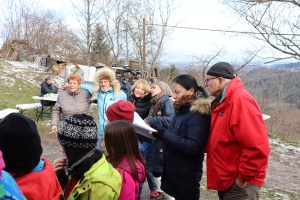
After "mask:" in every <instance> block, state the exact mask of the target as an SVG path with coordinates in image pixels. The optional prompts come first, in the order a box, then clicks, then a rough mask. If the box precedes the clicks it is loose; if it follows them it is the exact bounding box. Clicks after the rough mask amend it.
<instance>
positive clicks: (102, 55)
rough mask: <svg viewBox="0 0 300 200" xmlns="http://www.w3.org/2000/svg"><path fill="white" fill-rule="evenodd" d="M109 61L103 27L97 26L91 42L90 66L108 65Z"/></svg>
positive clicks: (108, 50)
mask: <svg viewBox="0 0 300 200" xmlns="http://www.w3.org/2000/svg"><path fill="white" fill-rule="evenodd" d="M109 60H110V47H109V45H108V44H107V41H106V39H105V33H104V29H103V27H102V26H101V25H100V24H97V25H96V27H95V30H94V31H93V38H92V41H91V64H92V65H94V64H95V63H97V62H101V63H106V64H108V63H109Z"/></svg>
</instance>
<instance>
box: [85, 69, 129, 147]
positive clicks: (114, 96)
mask: <svg viewBox="0 0 300 200" xmlns="http://www.w3.org/2000/svg"><path fill="white" fill-rule="evenodd" d="M81 88H82V89H86V90H87V91H89V92H90V93H91V94H92V98H91V101H92V102H97V103H98V120H99V123H98V133H99V134H98V142H97V149H99V150H101V151H103V150H102V147H101V143H102V141H103V130H104V128H105V126H106V124H107V117H106V109H107V107H108V106H110V105H111V104H113V103H114V102H117V101H118V100H120V99H123V100H127V95H126V94H125V93H124V92H123V91H122V90H121V89H120V88H121V86H120V83H119V81H118V80H117V79H116V75H115V72H114V71H113V70H111V69H110V68H101V69H99V70H98V71H97V72H96V74H95V78H94V86H91V85H86V84H83V85H81Z"/></svg>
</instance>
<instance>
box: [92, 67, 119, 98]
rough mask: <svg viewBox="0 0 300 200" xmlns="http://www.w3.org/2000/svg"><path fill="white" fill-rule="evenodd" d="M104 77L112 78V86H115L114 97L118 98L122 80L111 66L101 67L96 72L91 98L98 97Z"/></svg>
mask: <svg viewBox="0 0 300 200" xmlns="http://www.w3.org/2000/svg"><path fill="white" fill-rule="evenodd" d="M103 78H109V79H110V86H111V87H113V88H114V97H115V98H118V97H119V96H120V89H121V85H120V82H119V81H118V80H117V79H116V74H115V72H114V71H113V70H112V69H110V68H101V69H99V70H98V71H97V72H96V74H95V77H94V86H93V94H92V99H91V100H95V99H97V97H98V93H99V90H100V83H99V82H100V80H101V79H103Z"/></svg>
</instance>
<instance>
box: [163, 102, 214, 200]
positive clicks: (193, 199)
mask: <svg viewBox="0 0 300 200" xmlns="http://www.w3.org/2000/svg"><path fill="white" fill-rule="evenodd" d="M209 127H210V102H209V101H208V100H205V99H198V100H196V101H195V102H193V104H192V105H190V104H188V105H183V106H181V107H180V110H179V111H176V114H175V115H174V117H173V119H172V121H171V123H170V126H169V129H168V130H166V131H165V133H164V135H163V136H162V141H163V143H164V147H163V151H164V165H163V175H162V180H161V189H162V190H163V191H165V192H166V193H168V194H169V195H171V196H172V197H174V198H175V199H178V200H184V199H189V200H199V198H200V183H199V182H200V180H201V178H202V173H203V172H202V162H203V159H204V153H203V150H204V148H205V144H206V141H207V138H208V133H209Z"/></svg>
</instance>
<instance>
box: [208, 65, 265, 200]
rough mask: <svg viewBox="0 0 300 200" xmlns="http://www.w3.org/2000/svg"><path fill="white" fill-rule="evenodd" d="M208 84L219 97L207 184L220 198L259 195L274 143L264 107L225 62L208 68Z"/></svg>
mask: <svg viewBox="0 0 300 200" xmlns="http://www.w3.org/2000/svg"><path fill="white" fill-rule="evenodd" d="M205 84H206V87H207V90H208V92H209V93H210V95H212V96H214V97H215V99H214V101H213V102H212V103H211V107H212V114H211V126H210V135H209V139H208V142H207V147H206V151H207V187H208V189H214V190H217V191H218V196H219V199H221V200H227V199H228V200H229V199H230V200H233V199H238V200H242V199H259V192H260V187H261V186H262V184H263V183H264V179H265V177H266V170H267V166H268V156H269V153H270V145H269V140H268V134H267V130H266V126H265V123H264V121H263V119H262V113H261V111H260V108H259V106H258V104H257V102H256V101H255V99H254V98H253V97H252V95H251V94H250V93H249V92H247V91H246V90H245V88H244V86H243V83H242V81H241V79H240V78H238V77H237V76H236V72H235V70H234V68H233V67H232V66H231V65H230V64H228V63H225V62H219V63H216V64H215V65H213V66H212V67H211V68H210V69H209V70H208V71H207V78H206V79H205Z"/></svg>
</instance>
